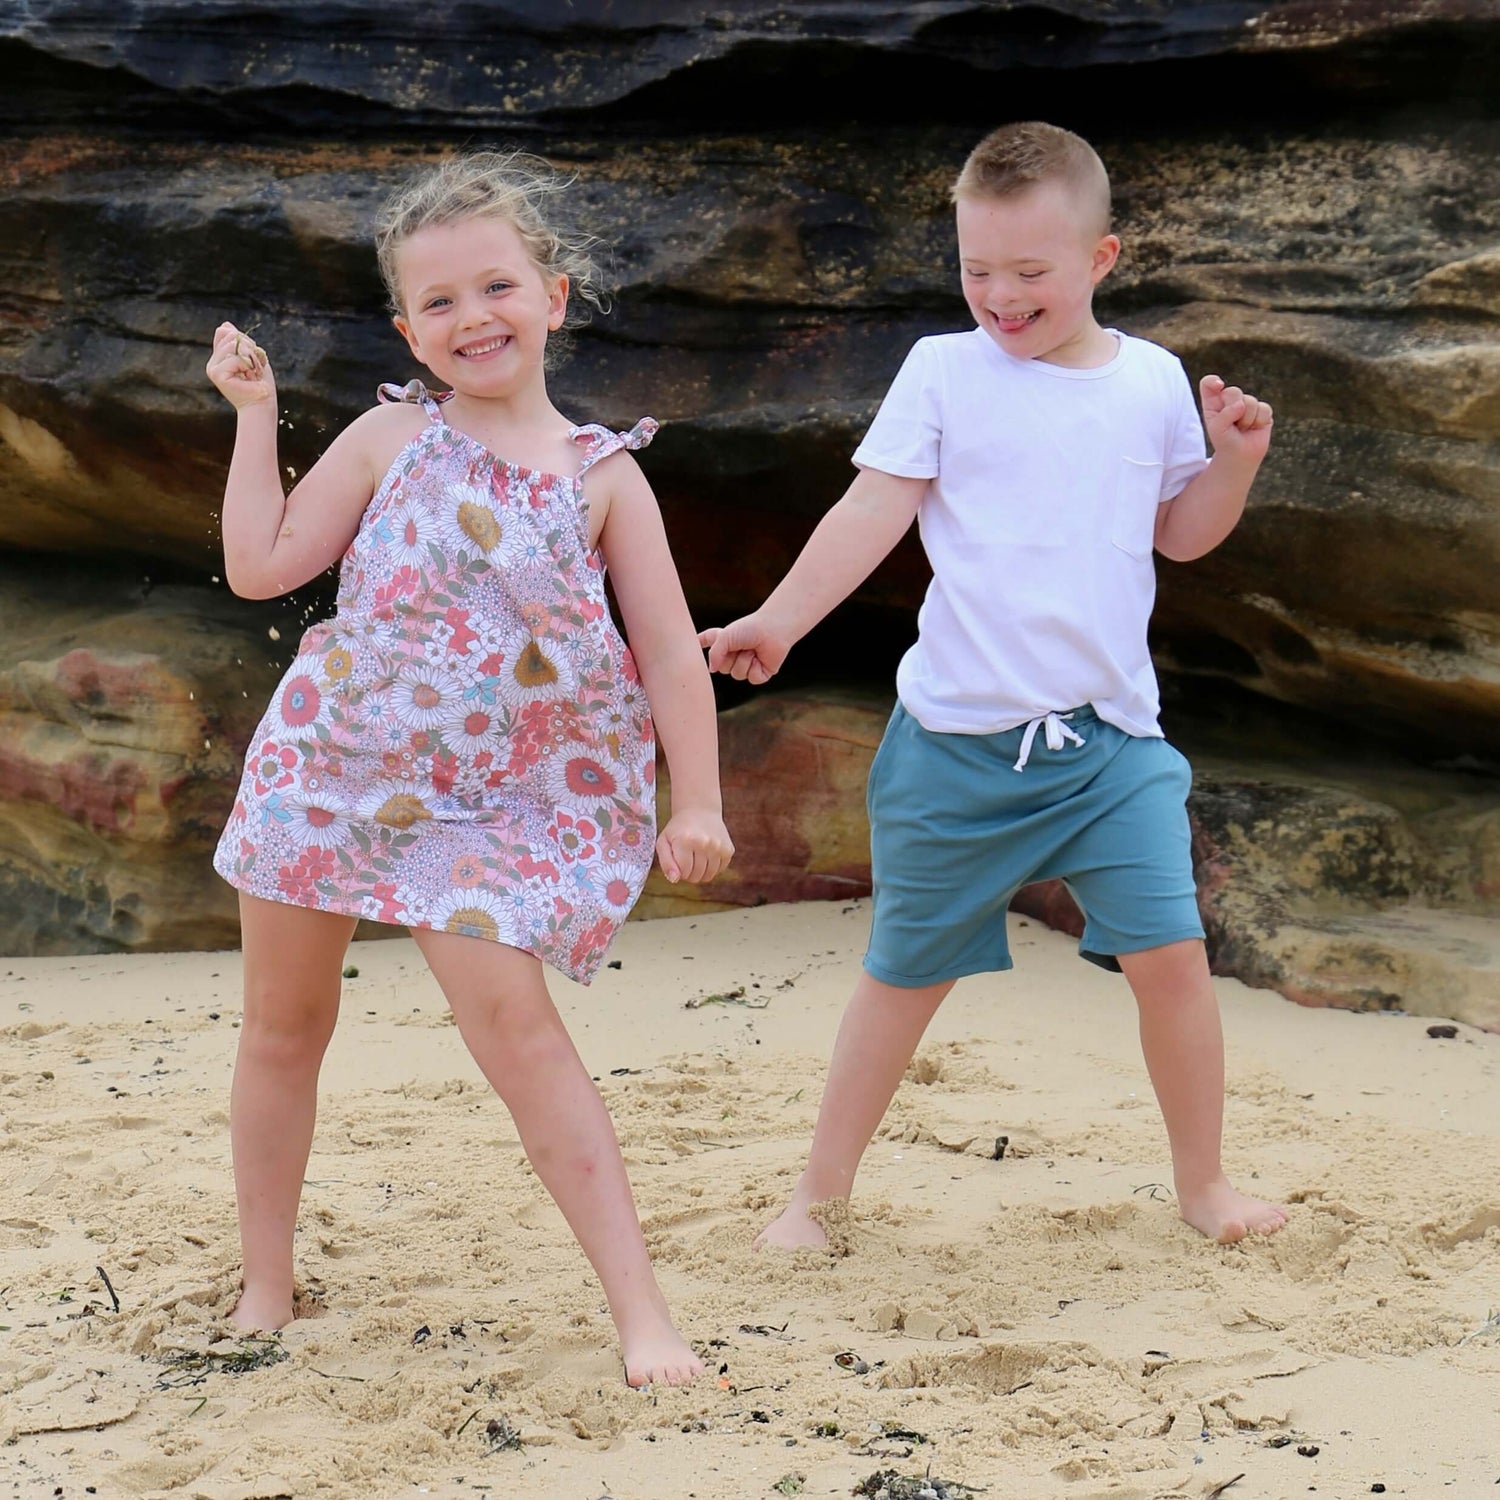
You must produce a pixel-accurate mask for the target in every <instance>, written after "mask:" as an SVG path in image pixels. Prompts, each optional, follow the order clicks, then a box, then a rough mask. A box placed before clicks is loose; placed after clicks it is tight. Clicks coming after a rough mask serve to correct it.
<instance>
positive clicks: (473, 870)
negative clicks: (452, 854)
mask: <svg viewBox="0 0 1500 1500" xmlns="http://www.w3.org/2000/svg"><path fill="white" fill-rule="evenodd" d="M484 874H485V871H484V861H483V860H482V859H480V858H479V856H478V855H477V854H460V855H459V856H458V858H457V859H455V860H454V861H453V868H452V869H451V870H450V871H449V872H448V878H449V879H450V880H451V881H452V882H453V883H454V885H456V886H458V887H459V888H460V889H461V890H465V891H468V890H472V889H473V888H474V887H475V886H476V885H479V884H480V883H481V882H482V881H483V880H484Z"/></svg>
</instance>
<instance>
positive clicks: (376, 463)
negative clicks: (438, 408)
mask: <svg viewBox="0 0 1500 1500" xmlns="http://www.w3.org/2000/svg"><path fill="white" fill-rule="evenodd" d="M430 425H431V418H429V417H428V415H427V413H426V412H425V411H423V409H422V408H421V407H420V406H416V405H409V404H407V403H406V402H404V401H403V402H380V403H378V404H377V405H375V406H371V407H369V408H367V409H366V410H365V411H362V412H361V413H360V414H359V415H358V416H357V417H356V418H355V419H354V420H353V421H352V422H351V423H350V424H349V425H348V426H347V427H346V428H345V429H344V431H343V432H342V433H341V434H340V441H341V442H347V443H350V444H352V445H354V446H355V447H357V448H359V449H360V450H361V451H362V452H363V454H364V455H365V458H366V461H367V462H368V464H369V466H370V471H371V473H372V474H377V475H379V474H384V473H385V472H386V470H387V469H389V468H390V466H391V465H392V464H393V463H394V462H395V461H396V456H397V455H398V454H399V453H400V452H401V450H402V449H403V448H406V447H407V446H408V445H410V444H411V443H412V442H413V441H415V439H417V438H418V437H420V436H421V435H422V432H423V430H424V429H425V428H427V427H428V426H430Z"/></svg>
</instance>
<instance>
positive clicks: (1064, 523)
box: [854, 328, 1206, 736]
mask: <svg viewBox="0 0 1500 1500" xmlns="http://www.w3.org/2000/svg"><path fill="white" fill-rule="evenodd" d="M1110 331H1111V332H1114V330H1113V329H1111V330H1110ZM1115 336H1116V337H1117V338H1118V340H1119V352H1118V353H1117V354H1116V355H1115V357H1114V359H1112V360H1111V361H1110V362H1109V363H1108V364H1107V365H1100V366H1098V367H1097V368H1096V369H1092V370H1072V369H1066V368H1064V367H1063V366H1061V365H1052V364H1046V363H1044V362H1042V361H1041V360H1035V359H1016V358H1015V357H1014V356H1012V355H1009V354H1007V353H1006V352H1005V351H1004V350H1003V349H1001V348H1000V347H999V346H998V345H997V344H996V343H995V342H994V340H993V339H991V338H990V336H989V335H988V334H987V333H985V332H984V331H983V330H982V329H978V328H976V329H974V330H972V331H971V332H969V333H949V334H941V335H939V336H937V337H934V338H925V339H919V340H918V341H917V343H916V344H915V345H914V346H913V348H912V351H911V353H910V354H909V355H908V356H907V359H906V363H905V364H904V365H902V367H901V370H900V372H899V373H898V374H897V376H896V379H895V380H894V382H893V383H892V385H891V388H890V391H889V392H888V393H887V395H886V398H885V401H884V402H883V403H882V404H881V407H880V410H879V412H878V413H877V414H876V416H875V420H874V422H872V423H871V424H870V430H869V432H868V433H866V434H865V439H864V441H863V442H862V443H861V444H860V445H859V447H858V449H857V450H856V451H855V454H854V462H855V463H856V464H858V465H860V466H861V467H862V468H870V469H880V470H882V471H883V472H885V473H887V474H899V475H904V476H906V477H907V478H913V479H930V480H931V481H932V483H931V485H930V486H929V487H928V489H927V493H926V494H925V495H924V496H923V499H922V504H921V509H920V510H919V512H918V525H919V527H920V529H921V535H922V545H923V546H924V547H925V548H926V550H927V557H928V560H929V561H930V562H931V564H932V572H933V578H932V583H931V585H930V586H929V587H928V590H927V597H926V599H925V601H924V602H923V604H922V609H921V613H920V614H919V615H918V617H917V623H918V637H917V642H916V644H915V645H914V646H913V647H912V648H911V650H909V651H908V652H907V653H906V655H905V656H904V657H903V658H902V660H901V665H900V668H899V669H898V671H897V674H896V689H897V692H898V693H899V695H900V698H901V701H902V703H903V704H904V705H905V706H906V709H907V712H908V713H910V714H911V715H912V716H913V717H914V718H915V719H916V720H917V722H918V723H919V724H921V725H922V726H923V728H925V729H930V730H934V731H937V732H940V733H948V734H994V733H997V732H999V731H1001V730H1005V729H1014V728H1015V727H1016V726H1017V725H1020V724H1025V723H1027V722H1028V721H1030V720H1032V719H1035V718H1039V717H1040V716H1042V715H1043V714H1046V713H1049V712H1062V711H1064V710H1066V709H1070V708H1077V707H1081V706H1082V705H1084V704H1089V703H1091V704H1093V706H1094V708H1095V710H1096V711H1097V713H1098V714H1099V717H1100V718H1101V719H1104V720H1106V721H1107V722H1108V723H1111V724H1114V725H1117V726H1118V727H1119V728H1121V729H1123V730H1125V731H1126V732H1127V733H1128V734H1134V735H1150V736H1159V735H1160V734H1161V729H1160V728H1159V727H1158V725H1157V722H1156V719H1157V712H1158V709H1159V707H1160V699H1159V696H1158V692H1157V686H1156V673H1155V671H1154V670H1153V669H1152V666H1151V656H1150V653H1149V651H1148V650H1147V648H1146V624H1147V621H1148V620H1149V618H1150V615H1151V606H1152V604H1153V603H1154V602H1155V598H1156V569H1155V567H1154V565H1153V562H1152V537H1153V535H1154V528H1155V524H1156V508H1157V505H1158V504H1159V503H1160V502H1162V501H1164V500H1170V499H1172V498H1173V497H1174V496H1175V495H1176V494H1178V492H1179V491H1180V490H1182V488H1183V487H1184V486H1185V485H1186V484H1187V483H1188V481H1189V480H1190V479H1192V478H1193V476H1194V475H1196V474H1197V473H1199V472H1200V471H1201V470H1202V469H1203V468H1204V467H1205V464H1206V458H1205V450H1204V443H1203V427H1202V424H1201V422H1200V421H1199V418H1198V409H1197V407H1196V405H1195V404H1194V401H1193V392H1192V388H1191V387H1190V386H1189V384H1188V379H1187V375H1186V373H1185V372H1184V370H1183V368H1182V365H1181V362H1180V361H1179V360H1178V359H1177V357H1176V356H1175V355H1174V354H1171V353H1169V352H1168V351H1167V350H1165V349H1163V348H1161V346H1160V345H1158V344H1152V343H1149V342H1148V341H1147V340H1145V339H1137V338H1130V337H1128V336H1127V335H1125V334H1118V333H1117V334H1116V335H1115Z"/></svg>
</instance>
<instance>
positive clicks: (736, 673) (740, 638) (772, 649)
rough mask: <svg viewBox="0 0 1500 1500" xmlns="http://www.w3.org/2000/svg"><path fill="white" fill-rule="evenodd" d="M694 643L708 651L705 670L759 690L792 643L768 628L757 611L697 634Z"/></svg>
mask: <svg viewBox="0 0 1500 1500" xmlns="http://www.w3.org/2000/svg"><path fill="white" fill-rule="evenodd" d="M698 644H699V645H700V646H703V647H706V648H707V650H708V670H709V671H710V672H727V673H728V674H729V676H731V677H734V678H737V679H738V680H739V681H740V682H749V683H752V684H753V685H754V686H755V687H759V686H760V685H761V684H762V683H765V682H769V681H770V680H771V678H772V677H774V676H775V675H776V673H777V672H779V671H780V670H781V664H782V662H784V661H785V660H786V654H787V652H788V651H790V650H791V649H792V643H791V642H790V641H788V640H785V639H783V638H782V637H781V635H780V634H779V633H778V632H776V631H775V630H773V629H772V628H771V627H770V626H768V625H767V624H766V623H765V621H763V620H762V619H761V616H760V614H759V613H758V612H757V613H756V614H753V615H744V616H742V617H741V618H740V619H738V620H736V621H735V622H734V623H733V624H732V625H723V626H718V625H715V626H711V627H710V628H709V629H707V630H704V631H700V632H699V635H698Z"/></svg>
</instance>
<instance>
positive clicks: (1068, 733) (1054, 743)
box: [1011, 713, 1085, 771]
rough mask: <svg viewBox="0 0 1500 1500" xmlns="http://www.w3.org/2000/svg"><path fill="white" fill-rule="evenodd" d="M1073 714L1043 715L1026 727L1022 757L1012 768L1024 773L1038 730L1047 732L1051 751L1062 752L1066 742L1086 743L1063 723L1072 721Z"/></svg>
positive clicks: (1022, 739) (1075, 731)
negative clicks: (1068, 720) (1067, 720)
mask: <svg viewBox="0 0 1500 1500" xmlns="http://www.w3.org/2000/svg"><path fill="white" fill-rule="evenodd" d="M1072 717H1073V715H1072V714H1050V713H1049V714H1041V715H1040V716H1038V717H1037V718H1035V719H1033V720H1032V721H1031V722H1030V723H1029V724H1028V725H1027V726H1026V733H1025V734H1023V735H1022V736H1021V756H1020V759H1019V760H1017V761H1016V763H1015V765H1014V766H1013V767H1012V768H1011V769H1012V770H1015V771H1024V770H1025V769H1026V762H1027V761H1028V760H1030V759H1031V747H1032V744H1033V743H1034V742H1035V740H1036V732H1037V730H1038V729H1045V730H1046V731H1047V748H1048V749H1049V750H1061V749H1062V747H1063V741H1064V740H1072V742H1073V743H1074V744H1075V745H1082V744H1084V743H1085V741H1084V738H1083V736H1082V735H1081V734H1079V733H1078V732H1077V730H1074V729H1070V728H1068V726H1067V725H1066V724H1065V723H1064V722H1063V721H1064V720H1065V719H1071V718H1072Z"/></svg>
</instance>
